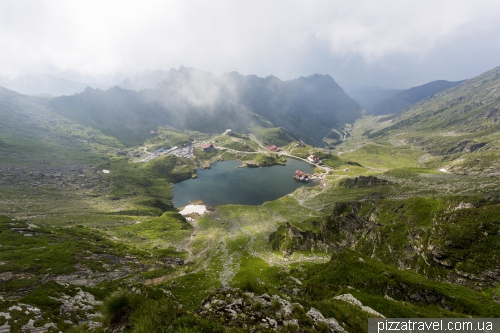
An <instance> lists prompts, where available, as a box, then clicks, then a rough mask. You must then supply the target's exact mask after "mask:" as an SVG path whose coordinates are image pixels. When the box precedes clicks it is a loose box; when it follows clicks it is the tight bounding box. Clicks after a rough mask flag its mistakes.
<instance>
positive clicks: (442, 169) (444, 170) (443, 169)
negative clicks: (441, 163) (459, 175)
mask: <svg viewBox="0 0 500 333" xmlns="http://www.w3.org/2000/svg"><path fill="white" fill-rule="evenodd" d="M439 171H441V172H449V171H448V170H446V169H445V168H441V169H439Z"/></svg>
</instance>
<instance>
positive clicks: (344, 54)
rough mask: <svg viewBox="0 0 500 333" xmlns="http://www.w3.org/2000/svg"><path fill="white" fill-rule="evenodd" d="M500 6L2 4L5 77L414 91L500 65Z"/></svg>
mask: <svg viewBox="0 0 500 333" xmlns="http://www.w3.org/2000/svg"><path fill="white" fill-rule="evenodd" d="M499 13H500V1H498V0H484V1H481V0H476V1H470V0H453V1H448V0H432V1H428V0H418V1H413V0H411V1H410V0H377V1H373V0H366V1H356V0H329V1H315V0H307V1H294V0H286V1H280V0H276V1H269V0H266V1H261V0H251V1H250V0H248V1H237V0H236V1H235V0H232V1H218V0H210V1H209V0H205V1H187V0H182V1H146V0H141V1H126V0H121V1H103V0H100V1H89V0H85V1H56V0H48V1H43V0H40V1H32V0H3V1H0V50H1V52H0V75H15V74H27V73H37V72H41V73H47V74H52V75H55V76H60V77H63V78H66V79H71V80H75V81H85V82H100V83H105V84H113V83H117V82H119V81H121V80H122V79H123V78H125V77H126V76H128V75H130V74H132V73H135V72H139V71H143V70H144V69H163V70H168V69H170V68H172V67H174V68H178V67H179V66H181V65H183V66H186V67H194V68H198V69H201V70H205V71H211V72H214V73H223V72H230V71H237V72H240V73H241V74H245V75H248V74H255V75H258V76H268V75H275V76H277V77H279V78H281V79H284V80H287V79H292V78H295V77H298V76H301V75H302V76H307V75H310V74H313V73H320V74H330V75H331V76H332V77H334V78H335V79H336V80H337V81H338V82H339V83H340V84H341V85H343V86H345V87H348V86H360V85H378V86H383V87H388V88H407V87H410V86H414V85H418V84H423V83H426V82H429V81H432V80H436V79H446V80H460V79H466V78H470V77H473V76H475V75H478V74H480V73H482V72H484V71H487V70H489V69H492V68H494V67H496V66H500V20H499V19H498V15H499Z"/></svg>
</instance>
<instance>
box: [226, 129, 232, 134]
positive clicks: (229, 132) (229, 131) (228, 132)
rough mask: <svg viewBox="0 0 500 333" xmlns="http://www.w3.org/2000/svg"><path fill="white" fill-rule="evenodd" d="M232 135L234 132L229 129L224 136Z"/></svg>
mask: <svg viewBox="0 0 500 333" xmlns="http://www.w3.org/2000/svg"><path fill="white" fill-rule="evenodd" d="M231 133H233V131H232V130H230V129H227V130H226V131H225V132H224V135H228V134H231Z"/></svg>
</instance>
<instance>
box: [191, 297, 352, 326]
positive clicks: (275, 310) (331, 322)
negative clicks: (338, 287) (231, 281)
mask: <svg viewBox="0 0 500 333" xmlns="http://www.w3.org/2000/svg"><path fill="white" fill-rule="evenodd" d="M196 313H197V314H198V315H200V316H201V317H204V318H209V319H214V320H217V321H218V322H223V323H227V324H228V325H231V326H237V327H241V328H244V329H247V330H249V331H254V330H255V329H256V328H259V327H261V328H268V329H269V328H270V329H280V328H284V327H288V328H289V329H291V330H292V331H294V332H305V331H308V330H304V328H311V327H317V326H318V325H319V324H320V323H323V324H326V325H327V326H328V327H329V328H330V332H332V333H333V332H345V330H344V329H343V328H342V326H340V324H339V323H338V321H337V320H336V319H335V318H325V317H324V316H323V315H322V314H321V312H319V311H318V310H316V309H314V308H311V309H310V310H309V311H307V313H306V312H305V310H304V307H303V306H302V305H301V304H299V303H291V302H290V301H289V300H288V299H284V298H282V297H280V296H279V295H268V294H266V293H264V294H262V295H260V296H258V295H256V294H254V293H251V292H243V291H242V290H241V289H238V288H231V287H223V288H220V289H218V290H217V291H216V292H215V293H214V294H212V295H210V296H209V297H207V298H205V299H204V300H203V301H202V304H201V307H200V308H199V309H198V310H197V311H196Z"/></svg>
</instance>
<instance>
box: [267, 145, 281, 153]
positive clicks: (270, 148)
mask: <svg viewBox="0 0 500 333" xmlns="http://www.w3.org/2000/svg"><path fill="white" fill-rule="evenodd" d="M267 149H269V150H272V151H275V152H278V151H280V149H279V148H278V147H276V146H275V145H272V146H268V147H267Z"/></svg>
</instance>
